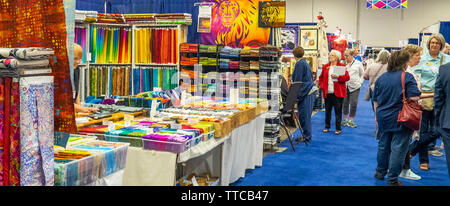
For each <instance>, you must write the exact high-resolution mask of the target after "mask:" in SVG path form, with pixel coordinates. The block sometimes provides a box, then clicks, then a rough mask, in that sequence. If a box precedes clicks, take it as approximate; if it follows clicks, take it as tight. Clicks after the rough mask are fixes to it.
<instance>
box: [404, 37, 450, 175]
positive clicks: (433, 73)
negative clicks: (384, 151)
mask: <svg viewBox="0 0 450 206" xmlns="http://www.w3.org/2000/svg"><path fill="white" fill-rule="evenodd" d="M444 46H445V39H444V37H443V36H442V34H433V35H431V37H430V39H429V40H428V42H427V48H428V52H425V54H424V55H422V58H421V60H420V63H419V65H417V66H416V67H415V68H414V72H415V73H416V74H419V75H420V79H421V84H422V93H423V94H424V95H427V96H428V97H430V96H433V95H434V86H435V83H436V78H437V75H438V72H439V66H441V65H443V64H446V63H448V62H450V56H448V55H446V54H443V53H442V52H441V51H442V50H443V49H444ZM433 105H434V102H433V98H424V99H423V100H422V107H423V113H422V120H421V122H420V138H419V140H418V141H414V142H413V143H412V145H411V148H410V149H411V155H412V156H415V155H416V154H417V153H419V161H420V169H422V170H428V169H429V159H428V150H429V149H428V145H429V144H430V143H434V144H433V145H432V148H434V145H435V141H436V139H437V138H438V137H439V134H438V133H436V130H435V115H434V106H433ZM432 152H434V153H435V155H438V156H439V155H440V156H442V153H440V152H439V153H440V154H439V153H437V152H438V151H432Z"/></svg>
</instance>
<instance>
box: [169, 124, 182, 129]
mask: <svg viewBox="0 0 450 206" xmlns="http://www.w3.org/2000/svg"><path fill="white" fill-rule="evenodd" d="M182 128H183V127H182V126H181V124H172V125H171V129H182Z"/></svg>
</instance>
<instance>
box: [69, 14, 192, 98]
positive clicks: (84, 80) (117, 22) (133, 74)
mask: <svg viewBox="0 0 450 206" xmlns="http://www.w3.org/2000/svg"><path fill="white" fill-rule="evenodd" d="M76 12H77V16H78V18H76V19H77V20H76V26H75V27H76V28H75V42H76V43H78V44H80V45H81V47H82V48H83V54H84V55H83V61H82V64H81V65H80V66H79V68H80V69H79V70H80V73H81V74H80V81H79V87H78V90H79V91H78V93H79V94H80V101H81V102H84V101H85V99H87V98H88V97H90V96H94V98H99V97H102V98H109V97H111V96H114V95H118V96H124V97H127V96H133V95H136V94H138V93H142V92H147V91H152V90H153V88H154V87H159V88H161V89H163V90H167V89H173V88H175V87H177V86H178V79H179V77H178V71H179V66H178V59H179V56H178V53H179V45H180V43H181V42H184V41H185V40H186V39H187V26H189V25H190V24H191V23H192V20H191V19H190V18H191V15H189V14H179V13H175V14H123V15H122V14H101V13H95V12H90V11H78V10H77V11H76Z"/></svg>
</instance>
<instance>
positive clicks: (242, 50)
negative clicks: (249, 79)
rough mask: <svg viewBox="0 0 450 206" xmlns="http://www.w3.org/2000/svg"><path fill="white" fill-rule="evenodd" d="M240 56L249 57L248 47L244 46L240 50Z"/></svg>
mask: <svg viewBox="0 0 450 206" xmlns="http://www.w3.org/2000/svg"><path fill="white" fill-rule="evenodd" d="M240 55H241V57H250V47H244V48H243V49H241V51H240Z"/></svg>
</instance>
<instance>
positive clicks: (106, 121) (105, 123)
mask: <svg viewBox="0 0 450 206" xmlns="http://www.w3.org/2000/svg"><path fill="white" fill-rule="evenodd" d="M109 122H110V121H108V120H103V121H102V125H108V123H109Z"/></svg>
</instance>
